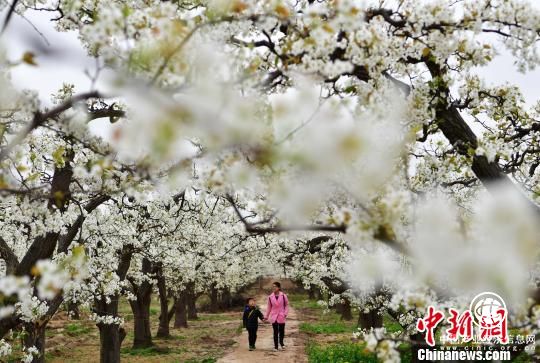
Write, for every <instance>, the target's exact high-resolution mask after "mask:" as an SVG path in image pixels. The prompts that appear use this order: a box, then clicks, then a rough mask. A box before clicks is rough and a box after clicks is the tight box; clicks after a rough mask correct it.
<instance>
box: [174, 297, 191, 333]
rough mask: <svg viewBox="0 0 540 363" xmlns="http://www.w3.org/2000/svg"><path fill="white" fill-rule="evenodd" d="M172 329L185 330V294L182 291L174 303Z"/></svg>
mask: <svg viewBox="0 0 540 363" xmlns="http://www.w3.org/2000/svg"><path fill="white" fill-rule="evenodd" d="M174 327H175V328H187V327H188V322H187V294H186V291H185V290H184V291H182V292H180V293H179V294H178V296H177V297H176V299H175V302H174Z"/></svg>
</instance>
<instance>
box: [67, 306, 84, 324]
mask: <svg viewBox="0 0 540 363" xmlns="http://www.w3.org/2000/svg"><path fill="white" fill-rule="evenodd" d="M68 313H69V317H70V318H71V319H72V320H80V319H81V314H80V312H79V305H78V304H76V303H69V304H68Z"/></svg>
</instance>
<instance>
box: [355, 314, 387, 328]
mask: <svg viewBox="0 0 540 363" xmlns="http://www.w3.org/2000/svg"><path fill="white" fill-rule="evenodd" d="M358 325H359V326H360V328H362V329H368V330H369V329H370V328H381V327H382V325H383V317H382V315H381V314H379V310H371V311H369V312H367V313H365V312H364V311H363V310H360V316H359V317H358Z"/></svg>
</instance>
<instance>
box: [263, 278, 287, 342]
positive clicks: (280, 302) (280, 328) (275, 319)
mask: <svg viewBox="0 0 540 363" xmlns="http://www.w3.org/2000/svg"><path fill="white" fill-rule="evenodd" d="M272 289H273V292H272V293H271V294H270V296H268V305H267V307H266V316H265V320H268V321H270V323H272V328H273V330H274V351H276V352H277V351H278V343H279V345H280V346H281V349H282V350H283V349H285V343H284V338H285V320H286V318H287V314H288V313H289V299H288V298H287V295H285V293H283V291H281V284H280V283H279V282H274V283H273V284H272Z"/></svg>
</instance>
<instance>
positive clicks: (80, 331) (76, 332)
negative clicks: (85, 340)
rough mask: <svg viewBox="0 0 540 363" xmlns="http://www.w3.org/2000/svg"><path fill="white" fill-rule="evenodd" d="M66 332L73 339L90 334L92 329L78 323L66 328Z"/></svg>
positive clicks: (68, 325)
mask: <svg viewBox="0 0 540 363" xmlns="http://www.w3.org/2000/svg"><path fill="white" fill-rule="evenodd" d="M65 331H66V334H67V335H69V336H72V337H77V336H80V335H84V334H88V333H90V332H91V331H92V329H91V328H90V327H88V326H84V325H81V324H77V323H71V324H67V325H66V326H65Z"/></svg>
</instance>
